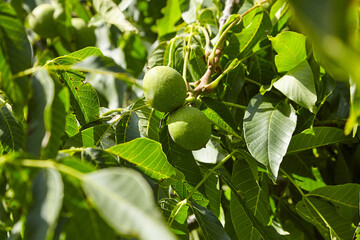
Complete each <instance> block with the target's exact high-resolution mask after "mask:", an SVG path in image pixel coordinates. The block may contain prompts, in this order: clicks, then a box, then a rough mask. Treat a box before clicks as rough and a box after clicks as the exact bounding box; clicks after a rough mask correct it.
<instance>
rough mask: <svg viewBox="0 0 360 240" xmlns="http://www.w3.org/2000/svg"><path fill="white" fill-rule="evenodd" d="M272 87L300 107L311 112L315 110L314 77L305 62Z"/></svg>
mask: <svg viewBox="0 0 360 240" xmlns="http://www.w3.org/2000/svg"><path fill="white" fill-rule="evenodd" d="M274 87H275V88H276V89H278V90H279V91H280V92H282V93H283V94H284V95H285V96H286V97H288V98H289V99H291V100H293V101H294V102H296V103H297V104H299V105H300V106H303V107H305V108H307V109H309V110H310V111H311V112H314V111H315V110H316V107H315V103H316V101H317V95H316V88H315V82H314V76H313V73H312V71H311V68H310V65H309V63H308V62H307V61H306V60H305V61H303V62H301V63H299V64H298V65H296V66H295V67H294V68H292V69H291V70H290V71H288V72H287V73H286V74H285V76H283V77H281V78H280V79H279V80H277V81H276V82H275V83H274Z"/></svg>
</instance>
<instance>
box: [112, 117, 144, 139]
mask: <svg viewBox="0 0 360 240" xmlns="http://www.w3.org/2000/svg"><path fill="white" fill-rule="evenodd" d="M138 121H139V120H138V118H137V115H136V114H135V113H134V112H131V111H127V112H125V113H122V115H121V118H120V119H119V121H118V123H117V124H116V129H115V136H116V143H117V144H120V143H124V142H128V141H131V140H134V139H136V138H139V137H141V135H140V131H139V126H138Z"/></svg>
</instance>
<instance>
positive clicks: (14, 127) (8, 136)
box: [0, 105, 24, 153]
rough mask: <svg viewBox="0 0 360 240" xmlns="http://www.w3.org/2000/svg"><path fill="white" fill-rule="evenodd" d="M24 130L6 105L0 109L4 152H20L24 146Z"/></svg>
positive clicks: (0, 134)
mask: <svg viewBox="0 0 360 240" xmlns="http://www.w3.org/2000/svg"><path fill="white" fill-rule="evenodd" d="M23 137H24V133H23V128H22V126H21V125H20V124H19V122H18V121H17V119H16V118H15V116H14V115H13V113H12V112H11V111H10V109H9V108H8V107H7V106H6V105H5V106H2V107H1V108H0V142H1V149H2V151H3V152H5V153H7V152H11V151H18V150H20V149H21V148H22V144H23Z"/></svg>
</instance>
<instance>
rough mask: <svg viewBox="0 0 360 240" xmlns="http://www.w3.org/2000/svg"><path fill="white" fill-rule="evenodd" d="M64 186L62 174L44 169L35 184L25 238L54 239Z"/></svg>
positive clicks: (35, 239)
mask: <svg viewBox="0 0 360 240" xmlns="http://www.w3.org/2000/svg"><path fill="white" fill-rule="evenodd" d="M63 194H64V186H63V182H62V179H61V175H60V173H59V172H58V171H57V170H55V169H43V170H41V171H39V173H38V174H37V176H36V178H35V180H34V183H33V203H32V207H31V208H30V211H29V213H28V215H27V217H26V222H25V233H24V235H25V238H26V239H29V240H46V239H48V238H52V236H53V234H54V230H55V227H56V225H57V218H58V216H59V213H60V210H61V207H62V204H63Z"/></svg>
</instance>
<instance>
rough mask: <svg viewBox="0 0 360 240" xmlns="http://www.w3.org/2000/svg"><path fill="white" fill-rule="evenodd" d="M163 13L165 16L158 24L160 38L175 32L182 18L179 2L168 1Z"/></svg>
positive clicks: (176, 0)
mask: <svg viewBox="0 0 360 240" xmlns="http://www.w3.org/2000/svg"><path fill="white" fill-rule="evenodd" d="M162 13H163V14H164V17H163V18H161V19H159V20H157V22H156V25H157V27H158V34H159V37H162V36H164V35H166V34H168V33H171V32H173V31H175V25H176V23H177V22H178V20H179V19H180V18H181V9H180V3H179V0H168V1H167V4H166V7H165V8H163V10H162Z"/></svg>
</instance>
